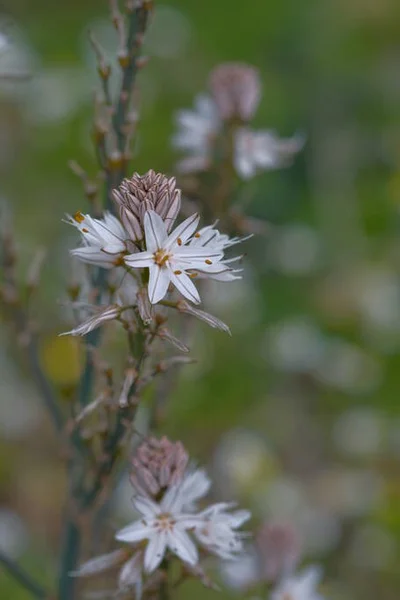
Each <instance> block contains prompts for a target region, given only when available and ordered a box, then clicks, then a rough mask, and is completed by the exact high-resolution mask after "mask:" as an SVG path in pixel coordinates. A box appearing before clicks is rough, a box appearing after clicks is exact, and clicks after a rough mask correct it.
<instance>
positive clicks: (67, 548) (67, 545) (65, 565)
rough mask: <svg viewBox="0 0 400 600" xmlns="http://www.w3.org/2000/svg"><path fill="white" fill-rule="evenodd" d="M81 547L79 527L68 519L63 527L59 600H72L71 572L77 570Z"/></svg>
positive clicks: (72, 582) (73, 592) (74, 583)
mask: <svg viewBox="0 0 400 600" xmlns="http://www.w3.org/2000/svg"><path fill="white" fill-rule="evenodd" d="M80 547H81V533H80V531H79V527H78V526H77V525H76V523H75V522H74V521H73V520H72V518H71V517H69V518H68V520H67V523H66V525H65V532H64V542H63V552H62V556H61V570H60V577H59V582H58V598H59V600H73V598H74V595H75V585H76V579H75V578H74V577H71V575H70V573H71V571H74V570H75V569H76V568H77V565H78V560H79V554H80Z"/></svg>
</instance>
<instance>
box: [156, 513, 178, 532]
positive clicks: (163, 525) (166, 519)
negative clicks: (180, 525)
mask: <svg viewBox="0 0 400 600" xmlns="http://www.w3.org/2000/svg"><path fill="white" fill-rule="evenodd" d="M175 523H176V521H175V519H174V518H173V517H172V515H171V514H170V513H163V514H161V515H158V517H157V518H156V519H155V523H154V525H155V527H156V529H157V530H158V531H164V532H166V531H173V529H174V525H175Z"/></svg>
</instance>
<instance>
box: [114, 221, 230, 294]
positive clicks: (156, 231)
mask: <svg viewBox="0 0 400 600" xmlns="http://www.w3.org/2000/svg"><path fill="white" fill-rule="evenodd" d="M198 223H199V216H198V215H197V214H194V215H192V216H191V217H189V218H188V219H186V220H185V221H184V222H183V223H181V225H178V227H176V229H175V230H174V231H173V233H171V234H170V235H168V232H167V228H166V226H165V224H164V222H163V220H162V219H161V217H159V215H157V213H155V212H154V211H149V212H147V213H146V214H145V217H144V227H145V234H146V235H145V237H146V251H145V252H139V253H136V254H131V255H129V256H126V257H125V262H126V264H127V265H128V266H130V267H134V268H143V267H148V269H149V271H150V276H149V299H150V302H151V303H152V304H156V303H157V302H160V300H162V299H163V298H164V296H165V295H166V293H167V291H168V286H169V284H170V283H172V284H173V285H174V286H175V287H176V288H177V289H178V290H179V291H180V292H181V294H182V295H183V296H185V297H186V298H188V300H191V301H192V302H194V303H195V304H198V303H199V302H200V296H199V294H198V292H197V289H196V287H195V286H194V284H193V282H192V277H193V276H194V273H196V275H197V274H198V273H199V272H201V273H203V274H205V275H206V276H207V275H208V274H217V273H220V272H225V271H227V270H229V267H227V266H226V265H225V264H222V263H221V262H220V261H221V260H222V259H223V252H222V249H221V247H220V245H218V247H214V246H213V245H212V244H209V245H208V246H207V247H204V248H203V247H197V246H190V244H189V245H187V242H189V241H190V239H191V237H192V235H193V234H194V232H195V231H196V228H197V225H198ZM188 271H189V273H188Z"/></svg>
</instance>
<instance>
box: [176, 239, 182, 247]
mask: <svg viewBox="0 0 400 600" xmlns="http://www.w3.org/2000/svg"><path fill="white" fill-rule="evenodd" d="M176 241H177V243H178V246H182V240H181V238H178V239H177V240H176Z"/></svg>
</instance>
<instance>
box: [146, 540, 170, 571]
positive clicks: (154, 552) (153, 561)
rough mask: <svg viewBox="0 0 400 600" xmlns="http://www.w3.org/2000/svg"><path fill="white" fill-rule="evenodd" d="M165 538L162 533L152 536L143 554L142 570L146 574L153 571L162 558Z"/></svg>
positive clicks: (165, 542) (165, 543) (165, 545)
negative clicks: (143, 569)
mask: <svg viewBox="0 0 400 600" xmlns="http://www.w3.org/2000/svg"><path fill="white" fill-rule="evenodd" d="M166 547H167V536H166V534H165V533H164V532H161V533H156V534H154V535H153V536H152V537H151V538H150V540H149V543H148V545H147V548H146V551H145V554H144V568H145V570H146V571H147V572H148V573H151V572H152V571H154V570H155V569H156V568H157V567H158V565H159V564H160V562H161V561H162V559H163V558H164V554H165V549H166Z"/></svg>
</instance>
